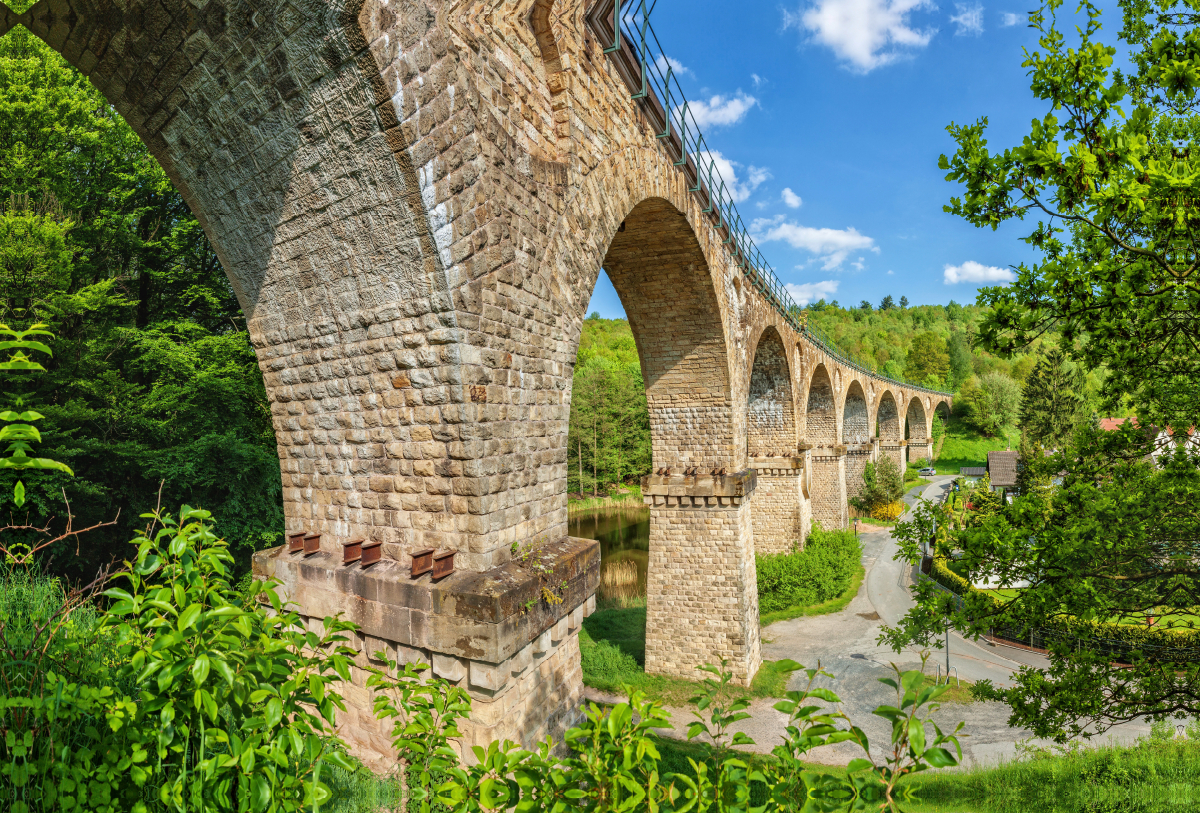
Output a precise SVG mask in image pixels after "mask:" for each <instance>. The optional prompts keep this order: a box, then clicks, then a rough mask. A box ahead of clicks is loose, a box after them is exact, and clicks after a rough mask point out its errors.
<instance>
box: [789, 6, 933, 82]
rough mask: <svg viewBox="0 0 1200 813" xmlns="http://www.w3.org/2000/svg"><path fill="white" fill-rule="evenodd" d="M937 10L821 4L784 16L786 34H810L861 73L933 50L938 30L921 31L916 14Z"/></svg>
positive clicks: (922, 7) (927, 7)
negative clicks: (912, 18)
mask: <svg viewBox="0 0 1200 813" xmlns="http://www.w3.org/2000/svg"><path fill="white" fill-rule="evenodd" d="M936 8H937V6H935V5H934V4H933V2H932V0H816V2H815V3H814V5H812V6H810V7H809V8H807V9H798V10H797V11H795V12H794V13H793V12H790V11H786V10H785V11H784V12H783V28H784V30H785V31H786V30H787V29H789V28H795V29H796V30H797V31H809V32H811V33H812V38H813V39H814V40H815V41H817V42H819V43H821V44H822V45H826V46H828V47H829V48H830V49H832V50H833V52H834V53H835V54H837V56H838V57H839V58H840V59H842V60H843V61H845V62H846V63H847V65H848V66H849V67H850V68H851V70H854V71H856V72H858V73H867V72H869V71H872V70H874V69H876V68H878V67H881V66H883V65H887V64H889V63H891V62H895V61H896V60H899V59H904V58H906V57H908V56H910V55H911V54H912V52H913V51H914V50H915V49H918V48H924V47H925V46H926V45H928V44H929V41H930V40H931V39H932V38H933V35H934V34H936V33H937V29H935V28H928V29H924V30H921V29H917V28H914V27H913V25H912V24H911V22H910V20H909V15H911V14H912V13H913V12H915V11H922V10H929V11H933V10H935V9H936Z"/></svg>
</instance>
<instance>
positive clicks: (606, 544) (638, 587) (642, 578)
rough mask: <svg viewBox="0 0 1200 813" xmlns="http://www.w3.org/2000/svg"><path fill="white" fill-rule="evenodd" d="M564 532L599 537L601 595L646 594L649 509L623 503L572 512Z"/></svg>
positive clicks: (610, 596) (631, 595) (621, 596)
mask: <svg viewBox="0 0 1200 813" xmlns="http://www.w3.org/2000/svg"><path fill="white" fill-rule="evenodd" d="M567 533H569V534H570V535H571V536H576V537H580V538H582V539H596V540H599V542H600V594H601V597H602V598H639V597H642V596H645V595H646V563H647V561H648V558H649V555H650V509H649V508H647V507H645V506H627V507H623V508H621V509H606V510H596V511H588V512H587V513H585V514H576V515H575V516H573V517H571V518H570V519H569V520H568V531H567ZM635 573H636V576H635Z"/></svg>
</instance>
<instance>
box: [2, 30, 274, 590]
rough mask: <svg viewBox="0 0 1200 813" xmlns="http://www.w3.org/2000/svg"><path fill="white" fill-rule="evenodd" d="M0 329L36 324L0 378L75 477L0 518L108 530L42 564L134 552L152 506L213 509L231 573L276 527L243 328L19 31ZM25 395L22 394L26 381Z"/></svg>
mask: <svg viewBox="0 0 1200 813" xmlns="http://www.w3.org/2000/svg"><path fill="white" fill-rule="evenodd" d="M0 151H2V153H3V154H4V155H5V156H6V160H5V161H3V162H0V244H2V245H3V253H2V254H0V310H2V312H3V318H0V321H3V322H6V323H10V324H15V325H16V324H19V325H22V326H24V325H28V324H29V323H30V322H32V321H34V320H35V319H36V320H41V321H43V322H46V323H47V324H48V325H49V328H50V329H51V330H52V331H53V332H54V333H55V334H56V336H57V338H56V339H55V340H54V341H52V342H51V345H52V348H53V350H54V358H53V360H52V361H51V362H50V363H49V364H48V372H47V373H46V374H42V375H39V376H37V377H35V378H30V377H28V376H25V377H21V376H16V375H12V374H8V375H7V377H6V379H5V381H4V382H3V384H4V386H3V389H4V390H6V391H7V390H12V389H14V388H18V387H21V386H25V384H23V383H22V382H27V383H28V385H30V386H34V387H36V389H35V390H33V391H26V392H25V393H24V394H25V395H26V396H27V397H28V402H29V403H31V404H36V405H37V409H38V410H39V411H41V412H42V413H44V414H45V416H46V419H45V421H44V422H43V423H42V424H41V430H42V433H43V436H44V442H43V443H42V444H41V445H40V447H39V452H40V453H41V454H45V455H46V456H48V457H51V458H54V459H57V460H61V461H63V462H65V463H67V464H69V465H70V466H71V467H72V468H73V469H74V471H75V476H74V477H68V476H66V475H65V474H57V473H54V474H51V473H47V474H44V475H42V476H38V477H33V478H27V485H28V487H29V491H30V495H29V500H28V502H27V503H26V505H25V506H24V508H23V509H21V511H20V512H16V511H14V510H13V509H14V508H15V506H14V505H13V504H12V500H13V497H12V491H13V480H14V478H13V476H12V475H11V474H6V475H3V476H0V517H2V518H3V521H12V522H14V523H20V524H26V522H27V521H28V523H32V524H36V525H42V524H45V523H51V524H52V525H54V526H55V527H61V526H62V524H63V521H64V520H63V518H64V516H65V514H66V508H65V506H64V504H63V495H64V490H65V495H66V497H67V498H68V499H69V501H70V508H71V511H72V512H73V513H74V514H75V515H76V520H75V526H76V527H77V528H78V527H82V526H86V525H90V524H92V523H94V522H98V521H102V520H110V519H113V518H114V517H115V516H116V515H117V514H118V512H119V513H120V521H119V522H118V524H117V525H116V526H115V527H112V528H107V529H103V530H101V531H99V532H96V533H92V534H89V535H88V536H87V537H86V538H85V539H84V540H83V541H82V542H81V543H80V545H79V548H78V552H77V551H76V545H75V543H74V541H72V542H71V543H70V544H69V546H65V547H63V548H62V549H60V550H58V551H54V552H53V555H52V557H51V560H50V561H51V567H52V568H53V569H54V570H55V571H57V572H59V573H64V574H68V575H71V576H90V575H91V574H92V572H94V570H95V568H96V566H97V565H99V564H101V563H104V562H108V561H109V560H110V559H112V558H114V557H116V558H118V559H124V558H127V557H129V556H130V555H132V549H131V548H130V546H129V545H128V544H127V540H129V539H130V538H132V530H133V528H134V527H137V526H140V525H144V523H145V520H143V519H139V518H138V514H140V513H141V512H143V511H146V510H148V509H151V508H153V507H154V505H155V503H156V502H157V501H158V492H159V489H160V484H161V491H162V503H163V505H164V506H170V507H172V508H173V509H174V508H177V507H178V506H179V505H180V504H181V503H190V504H192V505H198V506H202V507H204V508H207V509H210V510H212V511H213V512H214V513H215V516H216V517H217V518H218V532H219V533H221V534H223V535H224V536H226V537H227V538H228V539H229V541H230V543H231V545H232V547H233V549H234V551H235V552H236V553H237V554H238V555H239V557H240V558H241V559H242V560H243V561H245V560H246V559H247V558H248V554H249V553H250V551H251V550H252V549H254V548H258V547H263V546H265V545H267V544H270V543H273V542H274V541H275V540H276V538H277V537H278V535H279V534H280V533H281V532H282V530H283V516H282V508H281V499H280V495H281V488H280V477H279V465H278V461H277V458H276V452H275V439H274V434H273V432H272V429H271V422H270V413H269V411H268V408H267V400H266V393H265V391H264V388H263V383H262V375H261V374H260V372H259V370H258V366H257V364H256V361H255V357H254V352H253V350H252V349H251V347H250V343H249V341H248V338H247V334H246V328H245V320H244V318H243V316H242V313H241V311H240V310H239V308H238V303H237V301H236V299H235V298H234V296H233V292H232V290H231V288H230V286H229V284H228V281H227V280H226V278H225V274H224V272H223V271H222V269H221V266H220V263H219V262H218V261H217V257H216V255H215V254H214V253H213V250H212V248H211V246H210V245H209V243H208V240H207V238H206V237H205V235H204V233H203V231H202V230H201V229H200V227H199V225H198V224H197V222H196V220H195V218H194V217H192V215H191V213H190V212H189V211H188V208H187V206H186V205H185V204H184V202H183V199H182V198H181V197H180V195H179V194H178V193H177V192H176V191H175V189H174V187H173V186H172V184H171V182H170V181H169V180H168V178H167V177H166V175H165V174H164V172H163V170H162V168H161V167H160V166H159V165H158V163H157V162H156V161H155V160H154V159H153V158H151V157H150V155H149V154H148V153H147V151H146V149H145V147H144V146H143V144H142V142H141V141H140V140H139V139H138V137H137V136H136V135H135V134H134V133H133V131H132V130H131V129H130V128H129V126H128V125H127V124H126V123H125V121H124V120H123V119H122V118H121V117H120V116H119V115H117V114H116V112H115V111H114V110H113V109H112V108H111V107H109V105H108V104H107V103H105V101H104V100H103V98H102V97H101V96H100V94H99V93H97V91H96V90H95V88H93V87H92V86H91V84H90V83H89V82H88V81H87V79H86V78H84V77H83V76H82V75H81V74H79V73H78V72H77V71H75V70H74V69H73V68H71V67H70V66H69V65H68V64H67V63H66V62H65V61H64V60H63V59H62V58H61V57H59V56H58V55H57V54H55V53H54V52H53V51H51V50H50V49H49V48H48V47H47V46H45V45H44V44H43V43H42V42H41V41H40V40H38V39H36V38H35V37H33V36H32V35H31V34H29V33H28V32H27V31H26V30H25V29H24V28H21V27H17V28H15V29H13V30H12V31H10V32H9V33H8V34H7V35H6V36H5V37H3V39H0ZM34 382H36V383H34Z"/></svg>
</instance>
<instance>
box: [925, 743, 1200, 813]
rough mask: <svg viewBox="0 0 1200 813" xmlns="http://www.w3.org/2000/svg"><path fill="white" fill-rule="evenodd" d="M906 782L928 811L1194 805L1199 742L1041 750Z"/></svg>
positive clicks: (1198, 799) (1104, 810)
mask: <svg viewBox="0 0 1200 813" xmlns="http://www.w3.org/2000/svg"><path fill="white" fill-rule="evenodd" d="M910 784H911V787H912V788H913V790H914V792H915V793H916V794H917V795H918V796H919V797H920V799H921V800H922V802H923V803H924V805H928V807H923V808H922V809H929V810H935V809H936V810H956V811H979V813H984V812H985V811H986V812H987V813H992V812H993V811H994V812H995V813H1010V812H1011V813H1027V812H1028V811H1035V810H1036V811H1050V812H1053V811H1063V812H1064V813H1065V812H1066V811H1095V813H1108V811H1112V813H1117V812H1118V811H1128V813H1138V812H1139V811H1142V812H1144V813H1150V812H1151V811H1166V810H1169V809H1178V810H1195V809H1196V807H1195V805H1196V804H1197V803H1200V743H1197V742H1195V741H1192V740H1167V741H1157V742H1156V741H1150V740H1143V741H1142V742H1140V743H1139V744H1137V745H1133V746H1123V747H1119V746H1112V745H1101V746H1098V747H1079V748H1076V749H1074V750H1072V751H1068V752H1067V753H1059V754H1051V753H1048V752H1045V751H1041V752H1034V753H1033V754H1031V755H1030V756H1028V757H1026V758H1024V759H1021V760H1020V761H1012V762H1005V763H1001V764H1000V765H997V766H992V767H971V768H964V769H961V770H956V771H930V772H928V773H923V774H920V775H919V776H917V777H914V778H913V779H912V780H911V782H910ZM942 804H945V805H946V806H945V807H941V806H940V805H942ZM935 805H937V806H935ZM906 809H907V808H906Z"/></svg>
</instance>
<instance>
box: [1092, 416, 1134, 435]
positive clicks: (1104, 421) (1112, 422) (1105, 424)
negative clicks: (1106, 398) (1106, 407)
mask: <svg viewBox="0 0 1200 813" xmlns="http://www.w3.org/2000/svg"><path fill="white" fill-rule="evenodd" d="M1126 421H1133V425H1134V426H1137V418H1136V417H1134V418H1101V419H1100V428H1101V429H1103V430H1104V431H1105V432H1112V431H1113V430H1115V429H1118V428H1120V426H1121V425H1122V424H1124V423H1125V422H1126Z"/></svg>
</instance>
